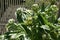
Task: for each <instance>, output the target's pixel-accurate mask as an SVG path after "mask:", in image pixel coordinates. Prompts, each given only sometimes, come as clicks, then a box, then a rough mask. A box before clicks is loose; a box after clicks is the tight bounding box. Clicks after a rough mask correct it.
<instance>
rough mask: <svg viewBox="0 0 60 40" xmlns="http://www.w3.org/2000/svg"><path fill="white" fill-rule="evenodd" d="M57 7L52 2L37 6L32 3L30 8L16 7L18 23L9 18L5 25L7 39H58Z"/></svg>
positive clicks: (59, 27)
mask: <svg viewBox="0 0 60 40" xmlns="http://www.w3.org/2000/svg"><path fill="white" fill-rule="evenodd" d="M57 11H58V7H57V6H56V5H53V4H49V5H48V6H44V3H43V4H42V5H41V6H39V5H38V4H33V5H32V6H31V9H26V8H21V7H20V8H18V9H17V11H16V12H15V16H16V18H17V21H18V23H15V20H14V19H10V20H9V21H8V24H7V25H6V29H7V32H6V33H5V35H4V38H3V39H5V40H6V39H7V40H59V39H60V18H58V15H57Z"/></svg>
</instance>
